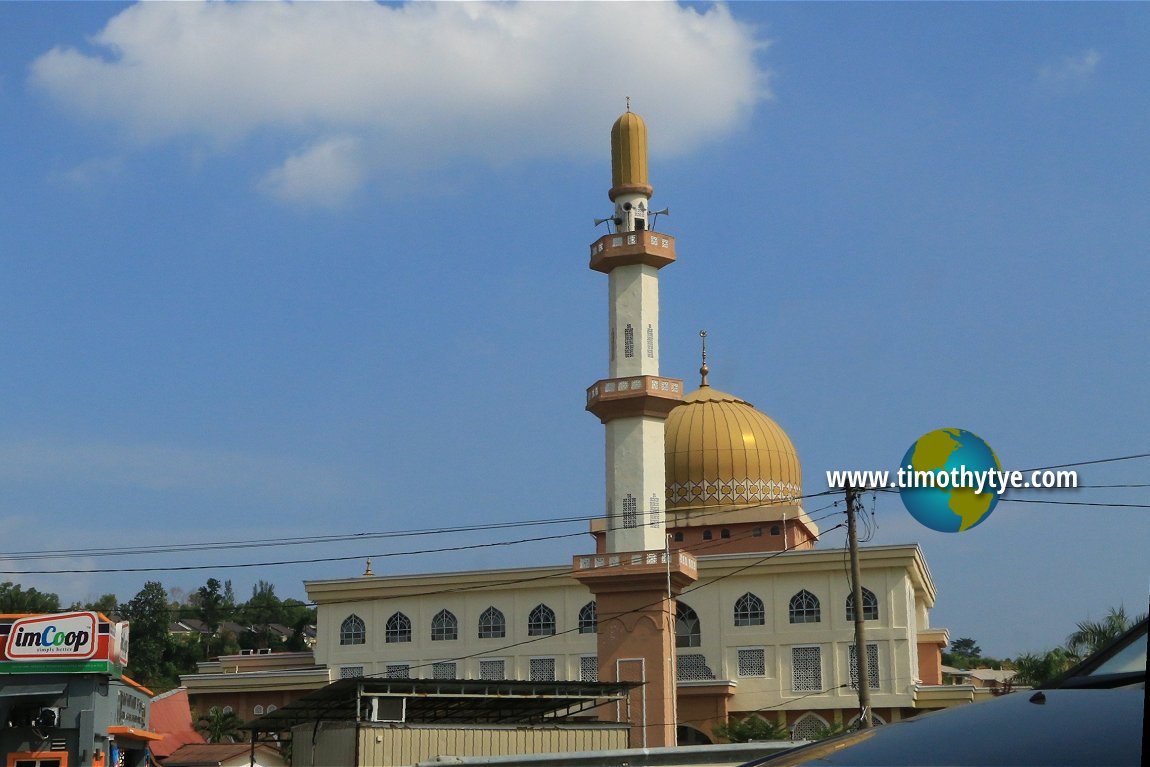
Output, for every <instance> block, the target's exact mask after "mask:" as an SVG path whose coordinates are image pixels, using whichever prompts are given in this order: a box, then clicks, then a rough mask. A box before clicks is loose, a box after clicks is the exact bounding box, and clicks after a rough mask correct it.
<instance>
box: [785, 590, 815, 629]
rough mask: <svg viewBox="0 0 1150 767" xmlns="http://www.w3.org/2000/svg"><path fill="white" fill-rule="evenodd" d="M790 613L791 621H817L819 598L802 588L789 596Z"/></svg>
mask: <svg viewBox="0 0 1150 767" xmlns="http://www.w3.org/2000/svg"><path fill="white" fill-rule="evenodd" d="M790 613H791V623H818V622H819V620H820V612H819V598H818V597H816V596H815V595H814V594H812V593H811V592H809V591H807V590H806V589H803V590H802V591H800V592H799V593H798V594H795V595H794V596H793V597H791V605H790Z"/></svg>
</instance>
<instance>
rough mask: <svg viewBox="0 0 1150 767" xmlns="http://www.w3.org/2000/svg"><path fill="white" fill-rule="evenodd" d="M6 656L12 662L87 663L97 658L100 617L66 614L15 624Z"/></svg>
mask: <svg viewBox="0 0 1150 767" xmlns="http://www.w3.org/2000/svg"><path fill="white" fill-rule="evenodd" d="M4 654H5V655H7V656H8V659H9V660H14V661H21V660H48V659H51V660H56V659H61V660H62V659H65V658H67V659H80V660H86V659H88V658H92V657H94V656H95V655H96V614H95V613H62V614H60V615H38V616H36V617H34V618H20V619H19V620H17V621H15V622H13V624H12V629H11V631H10V632H9V634H8V643H7V645H5V647H4Z"/></svg>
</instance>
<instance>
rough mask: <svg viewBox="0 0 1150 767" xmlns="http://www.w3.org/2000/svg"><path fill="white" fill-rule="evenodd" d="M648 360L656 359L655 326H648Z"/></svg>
mask: <svg viewBox="0 0 1150 767" xmlns="http://www.w3.org/2000/svg"><path fill="white" fill-rule="evenodd" d="M647 358H648V359H654V358H655V327H654V326H653V325H648V326H647Z"/></svg>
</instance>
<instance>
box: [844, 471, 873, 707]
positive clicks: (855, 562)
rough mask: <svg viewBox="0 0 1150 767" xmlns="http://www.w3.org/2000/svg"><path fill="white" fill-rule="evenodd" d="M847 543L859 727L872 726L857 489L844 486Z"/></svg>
mask: <svg viewBox="0 0 1150 767" xmlns="http://www.w3.org/2000/svg"><path fill="white" fill-rule="evenodd" d="M845 490H846V496H847V543H848V545H849V546H850V553H851V594H852V595H853V596H852V597H851V598H852V600H853V601H854V606H855V609H854V613H855V615H854V618H855V669H856V670H857V672H858V686H859V687H858V689H859V728H860V729H861V728H867V727H871V726H872V722H871V710H870V675H869V669H868V668H867V666H868V663H867V657H866V636H865V630H864V628H863V601H862V574H861V569H860V568H859V539H858V531H857V529H856V528H855V511H856V510H857V506H858V490H856V489H855V488H853V487H851V486H850V485H847V486H846V488H845Z"/></svg>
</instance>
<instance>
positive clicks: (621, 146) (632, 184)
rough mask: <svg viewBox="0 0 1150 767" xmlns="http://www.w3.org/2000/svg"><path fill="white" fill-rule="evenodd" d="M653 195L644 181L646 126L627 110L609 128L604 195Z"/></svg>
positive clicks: (645, 177)
mask: <svg viewBox="0 0 1150 767" xmlns="http://www.w3.org/2000/svg"><path fill="white" fill-rule="evenodd" d="M653 192H654V190H653V189H652V188H651V184H650V183H648V181H647V124H646V123H645V122H643V118H642V117H640V116H639V115H637V114H635V113H634V112H632V111H630V110H628V111H627V112H626V113H625V114H623V116H621V117H620V118H619V119H618V120H616V121H615V124H614V125H612V126H611V191H610V192H608V195H609V196H610V197H611V199H612V200H614V199H615V198H616V197H618V196H619V195H621V194H627V193H638V194H642V195H645V196H647V197H650V196H651V194H652V193H653Z"/></svg>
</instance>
